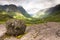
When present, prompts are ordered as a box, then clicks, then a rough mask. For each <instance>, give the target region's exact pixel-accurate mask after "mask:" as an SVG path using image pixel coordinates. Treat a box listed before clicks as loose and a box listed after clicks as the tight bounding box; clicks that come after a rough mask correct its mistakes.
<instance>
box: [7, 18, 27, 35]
mask: <svg viewBox="0 0 60 40" xmlns="http://www.w3.org/2000/svg"><path fill="white" fill-rule="evenodd" d="M6 28H7V32H6V33H7V34H8V35H12V36H18V35H21V34H24V32H25V29H26V25H25V23H24V21H23V20H17V19H10V20H8V21H7V22H6Z"/></svg>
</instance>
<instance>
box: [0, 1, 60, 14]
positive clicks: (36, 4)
mask: <svg viewBox="0 0 60 40" xmlns="http://www.w3.org/2000/svg"><path fill="white" fill-rule="evenodd" d="M5 4H15V5H17V6H20V5H21V6H23V7H24V9H25V10H26V11H27V12H28V13H29V14H33V13H36V12H38V11H39V10H42V9H45V8H49V7H52V6H55V5H57V4H60V0H0V5H5Z"/></svg>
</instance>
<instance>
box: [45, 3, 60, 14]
mask: <svg viewBox="0 0 60 40" xmlns="http://www.w3.org/2000/svg"><path fill="white" fill-rule="evenodd" d="M57 11H60V4H58V5H56V6H55V7H51V8H48V9H47V10H46V11H45V13H49V14H53V13H54V12H57Z"/></svg>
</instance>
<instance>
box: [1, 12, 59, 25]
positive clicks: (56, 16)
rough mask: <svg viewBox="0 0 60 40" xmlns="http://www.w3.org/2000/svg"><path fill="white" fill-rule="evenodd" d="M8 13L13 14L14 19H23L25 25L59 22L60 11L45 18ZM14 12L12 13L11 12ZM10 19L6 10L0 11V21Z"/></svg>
mask: <svg viewBox="0 0 60 40" xmlns="http://www.w3.org/2000/svg"><path fill="white" fill-rule="evenodd" d="M8 13H10V16H13V18H15V19H22V20H24V21H25V23H26V25H28V26H29V25H31V24H39V23H44V22H52V21H53V22H60V12H56V13H54V14H53V15H49V16H48V17H47V18H44V19H35V18H26V17H25V16H24V15H22V14H21V13H19V12H15V13H14V12H8ZM13 13H14V14H13ZM8 19H12V18H10V17H9V14H8V15H7V12H0V23H4V22H5V21H6V20H8Z"/></svg>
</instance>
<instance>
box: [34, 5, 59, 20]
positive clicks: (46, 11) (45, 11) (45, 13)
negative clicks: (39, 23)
mask: <svg viewBox="0 0 60 40" xmlns="http://www.w3.org/2000/svg"><path fill="white" fill-rule="evenodd" d="M59 11H60V4H58V5H56V6H54V7H51V8H47V9H43V10H40V11H38V12H37V13H36V14H35V15H34V16H33V17H34V18H40V19H41V18H46V17H48V16H49V15H57V14H60V13H57V12H59Z"/></svg>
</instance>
